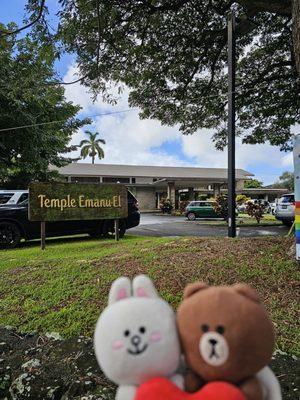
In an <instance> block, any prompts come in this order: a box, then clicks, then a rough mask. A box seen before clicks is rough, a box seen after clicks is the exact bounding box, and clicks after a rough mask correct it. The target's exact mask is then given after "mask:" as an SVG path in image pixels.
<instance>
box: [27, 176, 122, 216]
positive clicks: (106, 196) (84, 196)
mask: <svg viewBox="0 0 300 400" xmlns="http://www.w3.org/2000/svg"><path fill="white" fill-rule="evenodd" d="M127 216H128V200H127V189H126V187H125V186H123V185H119V184H79V183H57V182H55V183H54V182H53V183H40V182H36V183H31V184H30V185H29V208H28V218H29V220H31V221H65V220H93V219H118V218H126V217H127Z"/></svg>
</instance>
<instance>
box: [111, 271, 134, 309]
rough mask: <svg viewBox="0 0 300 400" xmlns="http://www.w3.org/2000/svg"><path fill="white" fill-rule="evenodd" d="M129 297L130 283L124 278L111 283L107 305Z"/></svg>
mask: <svg viewBox="0 0 300 400" xmlns="http://www.w3.org/2000/svg"><path fill="white" fill-rule="evenodd" d="M130 296H131V282H130V279H129V278H125V277H124V276H123V277H121V278H118V279H117V280H115V281H114V282H113V284H112V285H111V288H110V292H109V298H108V304H113V303H115V302H117V301H120V300H124V299H127V298H128V297H130Z"/></svg>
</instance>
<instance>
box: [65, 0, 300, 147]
mask: <svg viewBox="0 0 300 400" xmlns="http://www.w3.org/2000/svg"><path fill="white" fill-rule="evenodd" d="M231 3H232V2H228V3H225V4H224V1H221V0H213V1H210V2H207V1H204V0H200V1H193V0H187V1H186V0H182V1H173V2H149V1H147V2H146V1H139V2H137V1H134V0H129V1H126V2H124V1H120V0H113V1H112V0H102V1H101V2H99V7H100V10H99V11H100V17H99V16H98V14H97V1H94V2H88V3H87V2H86V1H85V0H77V1H76V2H73V1H67V0H65V1H64V2H63V3H62V11H61V13H60V23H61V24H60V31H59V37H60V39H61V40H62V42H63V43H64V46H65V49H67V50H68V51H72V52H75V53H76V54H77V62H78V65H79V68H80V72H81V75H82V76H87V78H86V79H85V80H84V84H85V85H87V86H88V87H90V88H91V89H92V90H93V91H94V93H95V94H99V93H100V94H102V95H103V96H104V97H105V98H108V99H109V100H110V101H113V99H111V98H110V97H109V95H108V93H109V85H110V82H111V81H113V82H117V83H118V84H120V86H121V84H126V85H127V86H128V87H129V88H130V97H129V101H130V105H131V106H137V107H140V108H141V109H142V112H141V116H142V117H143V118H157V119H159V120H160V121H161V122H162V123H163V124H166V125H176V124H178V125H179V127H180V130H181V131H182V132H183V133H184V134H190V133H194V132H195V131H197V129H199V128H212V129H213V130H214V133H215V135H214V140H215V142H216V145H217V147H218V148H223V147H224V146H225V145H226V135H227V132H226V128H225V127H226V122H227V121H226V118H227V76H226V72H227V12H228V10H229V8H230V5H231ZM237 4H238V6H237V33H238V38H237V56H238V65H237V84H238V86H237V128H238V129H237V132H238V134H239V135H240V136H241V137H242V139H243V141H244V142H245V143H264V142H270V143H271V144H273V145H276V146H280V147H281V148H282V149H283V150H287V149H289V148H290V147H291V132H290V127H291V125H294V124H296V123H299V122H300V96H299V92H300V82H299V77H298V75H297V72H296V67H295V57H294V50H293V47H292V32H291V30H292V25H291V17H292V14H291V13H292V10H291V7H290V1H289V0H286V1H285V4H284V6H283V5H282V2H279V1H278V0H272V1H270V2H264V4H263V5H262V2H259V1H253V2H250V1H246V0H240V1H238V2H237ZM96 55H97V56H96Z"/></svg>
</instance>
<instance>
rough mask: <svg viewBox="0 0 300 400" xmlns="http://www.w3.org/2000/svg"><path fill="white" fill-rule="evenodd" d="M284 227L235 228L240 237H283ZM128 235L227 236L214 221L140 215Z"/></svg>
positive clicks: (285, 230) (285, 231) (222, 228)
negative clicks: (136, 224)
mask: <svg viewBox="0 0 300 400" xmlns="http://www.w3.org/2000/svg"><path fill="white" fill-rule="evenodd" d="M288 230H289V229H288V228H287V227H286V226H284V225H278V226H260V225H257V226H256V225H254V226H251V227H249V226H245V227H244V226H243V227H238V228H237V234H238V236H240V237H254V236H283V235H286V234H287V233H288ZM128 234H132V235H141V236H157V237H161V236H227V227H226V226H224V225H222V226H218V225H217V221H216V220H210V221H209V222H208V221H207V220H205V221H204V220H200V219H197V220H196V221H188V220H187V219H186V218H184V217H177V216H171V215H159V214H147V213H146V214H141V222H140V225H139V226H137V227H136V228H133V229H130V230H129V231H128Z"/></svg>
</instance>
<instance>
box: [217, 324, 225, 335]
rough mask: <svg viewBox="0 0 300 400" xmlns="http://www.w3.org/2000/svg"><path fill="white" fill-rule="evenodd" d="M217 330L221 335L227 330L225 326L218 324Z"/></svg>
mask: <svg viewBox="0 0 300 400" xmlns="http://www.w3.org/2000/svg"><path fill="white" fill-rule="evenodd" d="M217 332H218V333H219V334H220V335H223V333H224V332H225V328H224V326H222V325H218V326H217Z"/></svg>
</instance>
